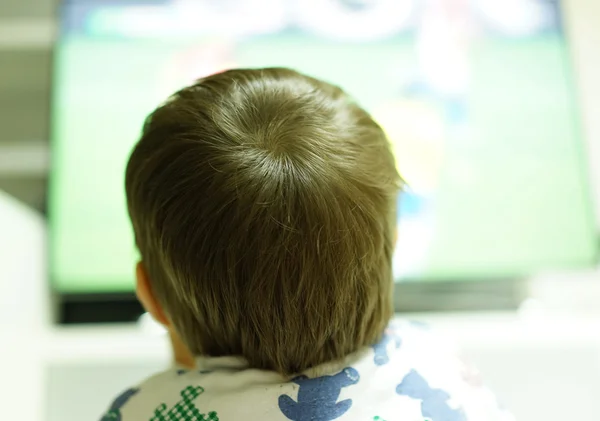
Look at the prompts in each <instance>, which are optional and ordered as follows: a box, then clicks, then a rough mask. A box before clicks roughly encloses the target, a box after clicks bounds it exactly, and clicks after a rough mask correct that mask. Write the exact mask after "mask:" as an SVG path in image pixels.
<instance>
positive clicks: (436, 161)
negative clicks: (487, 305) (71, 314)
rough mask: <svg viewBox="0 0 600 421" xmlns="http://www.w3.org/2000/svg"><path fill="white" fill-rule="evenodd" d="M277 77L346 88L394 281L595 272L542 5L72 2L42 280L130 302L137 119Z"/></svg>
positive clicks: (560, 38)
mask: <svg viewBox="0 0 600 421" xmlns="http://www.w3.org/2000/svg"><path fill="white" fill-rule="evenodd" d="M266 66H278V67H279V66H284V67H291V68H294V69H297V70H299V71H302V72H305V73H307V74H309V75H312V76H316V77H319V78H322V79H325V80H327V81H331V82H333V83H335V84H338V85H340V86H341V87H343V88H344V89H345V90H347V92H349V93H350V94H351V95H352V96H353V97H354V98H355V99H356V100H357V101H358V102H359V103H360V104H361V105H363V106H364V107H365V108H366V109H367V110H368V111H370V112H371V113H372V114H373V116H374V117H375V118H376V119H377V121H378V122H379V123H380V124H381V126H382V127H383V128H384V130H385V131H386V132H387V134H388V136H389V138H390V140H391V142H392V144H393V148H394V152H395V155H396V160H397V165H398V169H399V171H400V173H401V174H402V176H403V177H404V178H405V180H406V181H407V184H408V185H407V188H406V191H404V192H403V193H402V194H401V195H400V196H399V212H398V215H399V224H398V242H397V247H396V253H395V256H394V272H395V278H396V279H397V280H398V281H403V280H411V281H419V282H426V281H430V280H438V281H439V280H451V279H461V280H473V281H480V282H483V281H485V280H487V279H491V278H494V279H496V278H498V277H520V276H525V275H528V274H531V273H536V272H539V271H545V270H551V269H559V268H560V269H565V268H577V267H582V266H587V265H590V264H592V263H593V262H594V259H595V257H596V251H597V250H596V244H595V240H596V237H595V235H596V233H595V229H594V224H593V215H592V204H591V199H590V196H589V191H588V190H589V189H588V176H587V170H586V165H585V162H586V157H585V143H584V139H583V138H582V136H581V132H580V130H579V124H578V119H579V115H578V106H577V102H576V94H575V91H574V86H575V85H574V77H573V72H572V69H571V63H570V60H569V48H568V42H567V40H566V38H565V31H564V28H563V21H562V19H561V13H560V7H559V4H557V2H556V1H552V0H503V1H498V0H204V1H201V0H170V1H169V0H162V1H159V0H155V1H150V0H149V1H141V0H140V1H133V0H127V1H114V0H113V1H97V0H70V1H65V2H63V4H62V7H61V35H60V39H59V41H58V43H57V46H56V52H55V68H54V86H53V103H52V151H53V166H52V173H51V188H50V192H51V193H50V208H49V209H50V229H51V238H50V245H51V261H50V265H51V277H52V280H53V285H54V287H55V288H56V290H58V291H59V292H60V293H64V294H69V293H79V294H81V293H84V294H95V293H107V292H111V293H112V292H130V291H132V288H133V273H134V271H133V267H134V263H135V261H136V259H137V257H138V256H137V252H136V249H135V245H134V239H133V235H132V230H131V227H130V225H129V221H128V217H127V211H126V204H125V195H124V187H123V186H124V182H123V179H124V170H125V165H126V162H127V158H128V154H129V153H130V151H131V149H132V147H133V145H134V143H135V142H136V140H137V139H138V138H139V135H140V130H141V127H142V123H143V120H144V118H145V117H146V115H147V114H148V113H149V112H150V111H152V110H153V109H154V108H155V107H156V106H157V105H159V104H160V103H161V102H163V101H164V100H165V99H166V97H167V96H168V95H169V94H171V93H172V92H174V91H175V90H176V89H177V88H180V87H182V86H184V85H186V84H189V83H191V82H193V81H194V80H195V79H197V78H200V77H202V76H206V75H209V74H211V73H215V72H218V71H222V70H224V69H228V68H232V67H266Z"/></svg>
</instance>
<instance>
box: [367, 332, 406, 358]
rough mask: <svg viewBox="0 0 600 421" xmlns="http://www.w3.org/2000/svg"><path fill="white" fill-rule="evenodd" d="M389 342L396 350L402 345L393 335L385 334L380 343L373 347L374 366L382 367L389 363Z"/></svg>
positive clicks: (397, 337)
mask: <svg viewBox="0 0 600 421" xmlns="http://www.w3.org/2000/svg"><path fill="white" fill-rule="evenodd" d="M390 342H393V343H394V346H395V347H396V349H398V348H400V345H402V339H401V338H400V337H399V336H397V335H396V334H394V333H386V334H385V335H384V336H383V339H382V340H381V342H379V343H378V344H376V345H373V350H374V351H375V358H374V362H375V365H384V364H387V363H388V362H390V357H389V355H388V345H389V344H390Z"/></svg>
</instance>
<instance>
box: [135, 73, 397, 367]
mask: <svg viewBox="0 0 600 421" xmlns="http://www.w3.org/2000/svg"><path fill="white" fill-rule="evenodd" d="M399 187H400V178H399V176H398V173H397V171H396V167H395V163H394V159H393V156H392V153H391V151H390V148H389V144H388V141H387V138H386V137H385V135H384V133H383V131H382V130H381V128H380V127H379V126H378V125H377V124H376V123H375V122H374V121H373V120H372V119H371V117H370V116H369V115H368V114H367V113H366V112H365V111H364V110H363V109H361V108H360V107H359V106H358V105H357V104H355V103H354V102H353V101H352V100H351V99H350V98H349V97H348V96H347V95H346V94H345V93H344V92H343V91H342V90H341V89H339V88H338V87H336V86H333V85H330V84H328V83H325V82H322V81H319V80H317V79H314V78H311V77H308V76H305V75H302V74H300V73H297V72H295V71H292V70H289V69H282V68H272V69H238V70H231V71H227V72H224V73H220V74H216V75H212V76H209V77H206V78H204V79H201V80H199V81H197V83H195V84H194V85H192V86H190V87H187V88H185V89H182V90H181V91H179V92H177V93H176V94H175V95H173V96H172V97H171V98H170V99H169V100H168V101H167V102H166V103H165V104H163V105H162V106H160V107H159V108H157V109H156V110H155V111H154V112H153V113H152V114H151V115H150V116H149V117H148V119H147V120H146V123H145V125H144V128H143V134H142V137H141V139H140V141H139V143H138V144H137V145H136V147H135V149H134V151H133V153H132V155H131V158H130V160H129V164H128V167H127V174H126V190H127V201H128V207H129V213H130V216H131V219H132V222H133V227H134V232H135V237H136V243H137V246H138V247H139V250H140V253H141V256H142V261H143V263H144V265H145V268H146V270H147V272H148V275H149V278H150V283H151V286H152V290H153V291H154V294H155V295H156V297H157V298H158V300H159V302H160V304H161V305H162V307H163V309H164V310H165V312H166V313H167V315H168V317H169V319H170V320H171V321H172V323H173V326H174V327H175V329H176V331H177V332H178V333H179V335H180V336H181V337H182V339H183V341H184V342H185V344H186V345H187V346H188V347H189V349H190V350H191V351H192V353H194V354H195V355H210V356H223V355H236V356H242V357H245V358H246V359H247V360H248V362H249V364H250V366H252V367H256V368H265V369H272V370H276V371H279V372H281V373H284V374H292V373H297V372H301V371H303V370H305V369H307V368H309V367H312V366H315V365H318V364H321V363H324V362H327V361H331V360H336V359H340V358H343V357H345V356H346V355H348V354H350V353H352V352H354V351H356V350H357V349H359V348H361V347H363V346H366V345H370V344H372V343H374V342H376V341H377V340H378V338H379V337H380V336H381V334H382V333H383V330H384V329H385V326H386V325H387V323H388V322H389V319H390V317H391V315H392V297H391V295H392V294H391V290H392V283H393V282H392V270H391V260H392V252H393V241H394V224H395V203H396V196H397V193H398V189H399Z"/></svg>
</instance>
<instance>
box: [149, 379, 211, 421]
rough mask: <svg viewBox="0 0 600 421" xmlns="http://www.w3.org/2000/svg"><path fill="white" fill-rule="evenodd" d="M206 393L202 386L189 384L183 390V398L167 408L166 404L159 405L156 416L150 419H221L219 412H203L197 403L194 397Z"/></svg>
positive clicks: (193, 420)
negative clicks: (195, 403) (197, 406)
mask: <svg viewBox="0 0 600 421" xmlns="http://www.w3.org/2000/svg"><path fill="white" fill-rule="evenodd" d="M202 393H204V389H203V388H202V387H200V386H196V387H194V386H188V387H186V388H185V389H183V390H182V391H181V398H182V399H181V400H180V401H179V402H177V403H176V404H175V405H173V406H172V407H171V409H169V410H167V405H166V404H164V403H163V404H161V405H159V407H158V408H156V409H155V410H154V416H153V417H152V418H150V420H149V421H219V417H218V416H217V413H216V412H214V411H212V412H209V413H208V414H202V413H201V412H200V411H199V410H198V408H196V405H194V399H196V398H197V397H198V396H200V395H201V394H202Z"/></svg>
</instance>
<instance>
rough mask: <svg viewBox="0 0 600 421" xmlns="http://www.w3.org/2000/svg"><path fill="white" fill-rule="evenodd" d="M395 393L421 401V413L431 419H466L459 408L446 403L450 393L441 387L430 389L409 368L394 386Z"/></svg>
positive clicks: (454, 420) (444, 420)
mask: <svg viewBox="0 0 600 421" xmlns="http://www.w3.org/2000/svg"><path fill="white" fill-rule="evenodd" d="M396 393H397V394H399V395H402V396H408V397H409V398H413V399H418V400H420V401H421V415H422V416H423V417H425V418H426V419H429V420H431V421H466V420H467V418H466V417H465V414H464V412H463V411H462V410H461V409H453V408H451V407H450V406H449V405H448V400H449V399H450V395H449V394H448V393H447V392H445V391H443V390H441V389H432V388H431V387H430V386H429V384H427V381H426V380H425V379H424V378H423V377H422V376H421V375H420V374H419V373H417V372H416V371H415V370H411V371H410V372H409V373H408V374H407V375H406V376H405V377H404V379H402V383H400V384H399V385H398V386H397V387H396Z"/></svg>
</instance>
